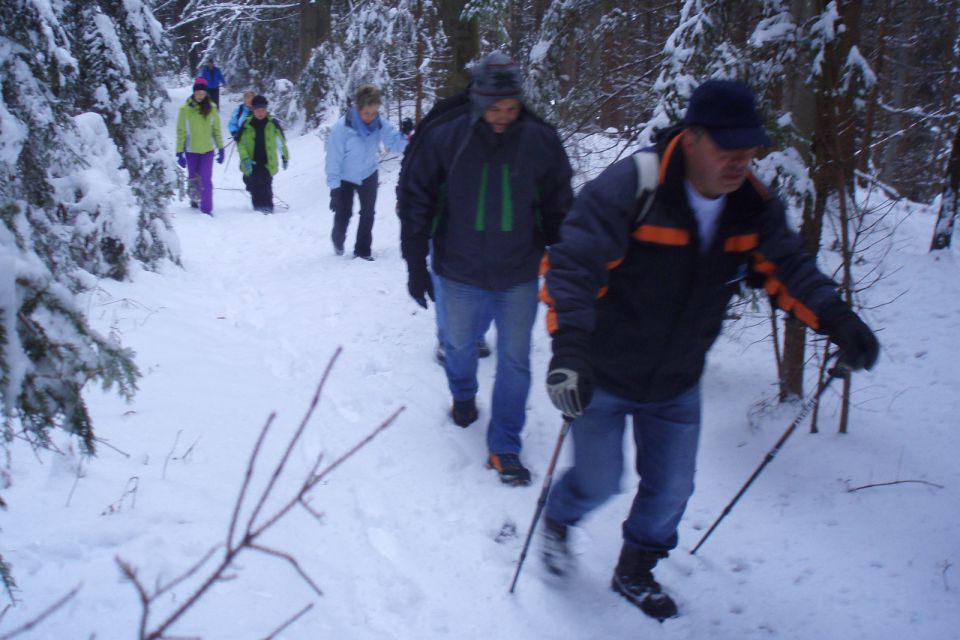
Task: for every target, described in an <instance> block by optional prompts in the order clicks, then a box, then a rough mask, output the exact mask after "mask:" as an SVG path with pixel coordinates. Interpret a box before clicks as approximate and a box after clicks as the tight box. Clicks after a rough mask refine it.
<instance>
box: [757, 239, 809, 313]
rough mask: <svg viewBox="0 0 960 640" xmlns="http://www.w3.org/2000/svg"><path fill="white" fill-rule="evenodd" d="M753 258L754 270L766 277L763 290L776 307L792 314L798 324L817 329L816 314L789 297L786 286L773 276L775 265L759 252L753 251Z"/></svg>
mask: <svg viewBox="0 0 960 640" xmlns="http://www.w3.org/2000/svg"><path fill="white" fill-rule="evenodd" d="M753 256H754V258H756V264H755V265H754V269H756V270H757V271H759V272H760V273H762V274H763V275H765V276H766V277H767V280H766V282H765V283H764V285H763V288H764V289H765V290H766V292H767V293H768V294H769V295H770V296H771V297H773V298H774V299H775V300H776V301H777V306H778V307H780V308H781V309H783V310H784V311H789V312H790V313H792V314H793V315H794V316H796V317H797V319H798V320H800V322H802V323H804V324H805V325H807V326H808V327H810V328H811V329H813V330H814V331H816V330H817V329H819V328H820V319H819V318H818V317H817V314H815V313H814V312H813V310H812V309H810V307H808V306H806V305H805V304H803V303H802V302H800V301H799V300H797V299H796V298H794V297H793V296H792V295H790V292H789V291H788V290H787V286H786V285H785V284H783V282H781V281H780V280H779V279H778V278H777V277H776V276H774V275H773V274H774V273H775V272H776V270H777V265H775V264H774V263H773V262H770V261H769V260H767V258H766V257H765V256H764V255H763V254H762V253H760V252H759V251H754V253H753Z"/></svg>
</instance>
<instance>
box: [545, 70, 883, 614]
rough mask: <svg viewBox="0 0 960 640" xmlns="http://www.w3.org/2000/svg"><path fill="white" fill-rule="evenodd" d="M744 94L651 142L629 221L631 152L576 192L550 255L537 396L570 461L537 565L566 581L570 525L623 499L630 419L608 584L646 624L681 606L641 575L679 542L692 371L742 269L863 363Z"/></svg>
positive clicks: (725, 94)
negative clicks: (635, 478) (773, 171)
mask: <svg viewBox="0 0 960 640" xmlns="http://www.w3.org/2000/svg"><path fill="white" fill-rule="evenodd" d="M769 144H770V141H769V139H768V138H767V135H766V133H765V132H764V130H763V125H762V121H761V120H760V117H759V115H758V114H757V112H756V109H755V106H754V97H753V93H752V92H751V91H750V89H749V88H748V87H747V86H746V85H744V84H742V83H740V82H736V81H732V80H709V81H707V82H705V83H704V84H702V85H701V86H700V87H698V88H697V90H696V91H694V93H693V96H692V97H691V100H690V104H689V106H688V109H687V112H686V115H685V117H684V126H683V127H677V128H676V129H674V130H672V131H671V132H669V133H668V134H667V135H665V136H663V138H662V139H661V140H660V142H659V144H658V145H657V147H656V148H655V151H656V152H657V155H658V156H659V172H658V185H657V188H656V191H655V192H654V200H653V203H652V206H651V207H650V209H649V210H648V211H647V212H646V215H645V216H644V217H643V218H642V220H641V221H640V222H639V224H637V218H638V198H637V193H638V189H637V187H638V175H637V169H636V165H635V163H634V159H633V158H627V159H625V160H621V161H619V162H616V163H614V164H613V165H611V166H610V167H608V168H607V169H606V170H605V171H604V172H603V173H602V174H601V175H600V176H598V177H597V178H596V179H595V180H593V181H591V182H590V183H588V184H587V185H586V186H585V187H584V189H583V191H582V192H581V193H580V195H579V196H578V198H577V201H576V203H575V204H574V205H573V208H572V210H571V212H570V215H569V216H568V217H567V219H566V221H565V222H564V224H563V226H562V227H561V230H560V236H561V240H560V242H558V243H557V244H556V245H554V246H553V247H551V249H550V255H549V269H548V271H547V273H546V284H545V287H544V289H543V291H542V298H543V299H544V300H545V301H546V302H547V303H548V304H550V307H551V308H550V310H549V311H548V314H547V320H548V329H549V331H550V333H551V336H552V339H553V341H552V342H553V359H552V360H551V362H550V367H549V373H548V378H547V388H548V392H549V393H550V396H551V400H553V402H554V404H555V405H556V406H557V408H558V409H560V410H561V411H562V412H563V413H564V414H565V415H567V416H570V417H571V418H574V420H573V423H572V426H571V429H572V434H573V439H574V465H573V468H571V469H570V470H569V471H567V472H566V474H565V475H564V476H563V477H562V478H561V479H560V480H559V482H558V483H557V484H556V486H555V487H554V488H553V491H552V492H551V494H550V497H549V500H548V502H547V506H546V511H545V517H544V528H543V533H544V536H543V540H544V547H543V559H544V561H545V562H546V565H547V568H548V569H549V570H550V571H551V572H553V573H556V574H563V573H564V572H565V571H566V570H567V569H568V568H569V563H570V555H569V548H568V546H567V536H568V527H570V526H572V525H575V524H577V523H578V522H579V521H580V520H581V519H582V518H583V516H584V515H586V514H587V513H588V512H589V511H591V510H592V509H594V508H596V507H597V506H599V505H600V504H601V503H603V502H604V501H605V500H606V499H607V498H609V497H610V496H612V495H613V494H615V493H617V492H618V491H619V483H620V476H621V473H622V469H623V431H624V428H625V424H626V418H627V416H631V417H632V419H633V436H634V441H635V443H636V468H637V472H638V473H639V475H640V484H639V486H638V488H637V493H636V497H635V498H634V501H633V506H632V507H631V510H630V513H629V515H628V516H627V519H626V520H625V521H624V523H623V546H622V549H621V552H620V559H619V561H618V563H617V566H616V569H615V570H614V575H613V581H612V586H613V589H614V590H616V591H618V592H619V593H621V594H622V595H623V596H625V597H626V598H627V599H628V600H629V601H630V602H632V603H633V604H635V605H637V606H638V607H640V608H641V609H642V610H643V611H644V613H646V614H648V615H650V616H652V617H654V618H658V619H661V620H662V619H664V618H669V617H672V616H674V615H676V613H677V607H676V604H675V603H674V601H673V600H672V599H671V598H670V596H668V595H667V594H665V593H663V591H662V589H661V586H660V584H659V583H658V582H657V581H656V580H655V579H654V577H653V573H652V570H653V567H654V565H656V563H657V561H658V560H659V559H661V558H665V557H666V556H667V554H668V552H669V551H670V550H671V549H673V548H674V547H676V545H677V525H678V524H679V522H680V518H681V517H682V515H683V512H684V509H685V508H686V504H687V499H688V498H689V497H690V495H691V493H692V492H693V477H694V466H695V459H696V453H697V445H698V442H699V435H700V376H701V374H702V373H703V367H704V362H705V358H706V354H707V351H708V350H709V348H710V346H711V345H712V344H713V342H714V340H716V338H717V335H718V334H719V332H720V328H721V325H722V323H723V316H724V310H725V308H726V306H727V303H728V302H729V300H730V297H731V296H732V295H733V293H734V292H736V291H737V289H738V288H739V286H740V283H741V281H743V280H744V279H745V278H746V277H747V274H748V273H749V272H753V273H754V274H755V275H756V277H757V278H759V279H762V280H763V281H764V282H763V286H764V288H765V290H766V291H767V293H768V294H769V295H770V296H771V297H772V298H773V299H774V300H775V301H776V302H777V304H778V305H779V306H780V308H782V309H784V310H786V311H789V312H791V313H792V314H793V315H794V316H795V317H796V318H798V319H799V320H801V321H803V322H804V323H806V324H807V325H809V326H810V327H811V328H812V329H814V330H816V331H818V332H819V333H823V334H826V335H828V336H829V337H830V338H831V340H833V341H834V342H835V343H836V344H838V345H839V346H840V348H841V351H842V352H843V354H844V358H845V361H846V363H847V364H848V365H849V366H850V367H851V368H853V369H859V368H866V369H869V368H871V367H872V366H873V364H874V363H875V361H876V359H877V355H878V349H879V346H878V343H877V340H876V338H875V337H874V335H873V332H872V331H871V330H870V329H869V328H868V327H867V325H866V324H864V323H863V321H861V320H860V318H859V317H858V316H857V315H856V314H855V313H854V312H853V311H852V310H851V309H850V307H849V306H848V305H847V304H846V303H845V302H844V301H843V300H842V299H841V298H840V297H839V295H838V294H837V292H836V290H835V285H834V284H833V282H831V280H830V279H829V278H828V277H827V276H825V275H824V274H822V273H821V272H820V271H819V270H818V269H817V266H816V263H815V261H814V260H813V258H812V257H811V256H810V255H809V254H807V253H805V252H804V251H803V248H802V242H801V240H800V238H799V236H798V235H797V234H796V233H794V232H793V231H791V230H790V229H789V228H788V227H787V222H786V218H785V215H784V209H783V206H782V204H781V203H780V201H779V200H778V199H777V198H776V197H775V196H774V195H773V194H771V193H770V192H769V191H768V190H767V189H766V187H765V186H764V185H762V184H761V183H760V182H759V181H758V180H757V179H756V178H754V177H753V176H752V175H751V174H750V171H749V167H750V163H751V161H752V160H753V157H754V155H755V152H756V150H757V149H758V148H760V147H765V146H769Z"/></svg>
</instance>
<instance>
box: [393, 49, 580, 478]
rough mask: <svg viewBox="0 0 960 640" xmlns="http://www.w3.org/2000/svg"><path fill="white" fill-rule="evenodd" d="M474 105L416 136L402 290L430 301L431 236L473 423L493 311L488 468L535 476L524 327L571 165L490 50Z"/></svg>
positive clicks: (462, 398)
mask: <svg viewBox="0 0 960 640" xmlns="http://www.w3.org/2000/svg"><path fill="white" fill-rule="evenodd" d="M472 74H473V83H472V85H471V87H470V94H469V106H468V107H467V108H463V109H460V110H456V111H451V112H450V114H449V115H446V116H445V117H443V118H441V119H438V122H436V124H434V125H432V126H431V127H429V128H428V129H426V130H424V131H422V132H420V133H418V134H417V135H418V136H422V138H421V139H419V140H418V141H417V144H418V145H420V148H421V151H422V152H419V153H418V154H417V157H416V160H415V161H414V162H411V163H410V165H411V166H410V167H409V175H408V176H407V177H406V179H405V180H404V182H403V186H402V193H400V194H398V196H399V200H400V202H401V205H402V206H401V207H400V209H399V212H398V213H399V215H400V219H401V239H402V243H401V245H402V250H403V257H404V259H405V260H406V262H407V268H408V275H409V278H408V290H409V292H410V295H411V296H412V297H413V298H414V300H416V301H417V302H418V303H419V304H420V305H422V306H424V307H426V297H427V296H429V297H430V298H431V299H433V286H432V283H431V280H430V274H429V272H428V270H427V263H426V259H427V254H428V249H429V243H430V240H431V238H432V241H433V253H432V267H433V271H434V273H435V274H437V276H438V277H439V283H440V287H442V292H443V295H442V296H440V299H441V302H442V304H443V305H444V312H445V316H446V331H445V336H444V341H445V344H444V345H443V347H444V352H445V359H444V368H445V370H446V373H447V381H448V384H449V388H450V393H451V394H452V396H453V406H452V409H451V417H452V418H453V421H454V423H455V424H457V425H459V426H461V427H467V426H469V425H470V424H471V423H473V422H474V421H476V420H477V418H478V411H477V405H476V394H477V391H478V384H477V357H478V352H477V335H478V332H479V330H480V325H481V322H482V319H483V318H484V317H485V315H488V314H489V311H490V310H492V313H493V318H494V322H495V324H496V327H497V371H496V380H495V383H494V388H493V399H492V402H491V407H490V414H491V415H490V423H489V426H488V429H487V448H488V453H489V455H488V464H489V465H490V466H491V467H492V468H494V469H496V470H497V472H498V473H499V474H500V479H501V480H502V481H503V482H504V483H506V484H511V485H526V484H529V483H530V472H529V471H528V470H527V469H526V468H525V467H524V466H523V464H522V463H521V461H520V458H519V454H520V448H521V441H520V433H521V431H522V429H523V425H524V422H525V420H526V400H527V395H528V392H529V389H530V333H531V330H532V328H533V323H534V320H535V318H536V314H537V282H538V280H537V278H538V272H539V266H540V262H541V259H542V258H543V253H544V248H545V246H546V245H549V244H551V243H552V242H554V241H555V240H556V239H557V230H558V228H559V226H560V223H561V222H562V220H563V217H564V216H565V214H566V212H567V209H568V208H569V206H570V203H571V201H572V192H571V189H570V178H571V175H572V170H571V168H570V163H569V161H568V159H567V155H566V152H565V151H564V149H563V145H562V143H561V142H560V139H559V137H558V136H557V133H556V131H555V130H554V129H553V128H552V127H551V126H549V125H547V124H546V123H544V122H543V121H542V120H540V119H539V118H537V117H536V116H534V115H533V114H532V113H530V112H528V111H527V110H526V109H525V108H524V106H523V103H522V101H521V98H522V81H521V78H520V72H519V68H518V66H517V64H516V63H515V62H514V61H513V60H511V59H510V58H509V57H507V56H506V55H504V54H502V53H499V52H494V53H491V54H489V55H487V56H486V57H484V58H483V60H481V62H480V63H479V64H478V65H477V66H476V67H474V69H472Z"/></svg>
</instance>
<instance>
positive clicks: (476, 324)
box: [438, 277, 537, 453]
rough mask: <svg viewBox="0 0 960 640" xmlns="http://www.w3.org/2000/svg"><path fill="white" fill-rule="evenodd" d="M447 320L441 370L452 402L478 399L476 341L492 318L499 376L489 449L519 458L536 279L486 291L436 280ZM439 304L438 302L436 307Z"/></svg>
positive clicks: (494, 384)
mask: <svg viewBox="0 0 960 640" xmlns="http://www.w3.org/2000/svg"><path fill="white" fill-rule="evenodd" d="M440 289H441V290H442V291H443V293H442V294H441V297H440V300H438V304H442V306H443V313H444V315H445V318H446V335H445V337H444V343H443V348H444V351H445V353H446V358H445V359H444V368H445V369H446V372H447V383H448V385H449V386H450V393H451V394H453V399H454V400H469V399H470V398H473V397H475V396H476V395H477V389H478V385H477V359H478V355H477V336H478V335H479V333H480V330H481V328H482V325H483V322H484V319H485V318H486V317H487V316H488V315H489V314H491V313H492V315H493V321H494V322H495V323H496V325H497V372H496V378H495V380H494V383H493V400H492V401H491V403H490V405H491V406H490V425H489V426H488V427H487V448H488V449H489V450H490V452H491V453H520V432H521V431H522V430H523V424H524V422H525V420H526V405H527V395H528V393H529V391H530V332H531V331H532V330H533V323H534V321H535V320H536V317H537V280H536V279H533V280H530V281H529V282H524V283H523V284H518V285H516V286H514V287H511V288H510V289H507V290H505V291H490V290H488V289H481V288H479V287H473V286H470V285H468V284H463V283H462V282H457V281H456V280H451V279H449V278H444V277H440ZM440 301H442V302H440Z"/></svg>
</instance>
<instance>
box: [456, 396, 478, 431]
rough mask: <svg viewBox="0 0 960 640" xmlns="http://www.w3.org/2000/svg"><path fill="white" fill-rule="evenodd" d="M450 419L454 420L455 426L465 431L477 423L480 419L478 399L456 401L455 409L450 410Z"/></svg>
mask: <svg viewBox="0 0 960 640" xmlns="http://www.w3.org/2000/svg"><path fill="white" fill-rule="evenodd" d="M450 417H451V418H453V424H455V425H457V426H458V427H463V428H464V429H466V428H467V427H469V426H470V425H471V424H473V423H474V422H476V421H477V418H478V417H479V414H478V413H477V400H476V398H470V399H469V400H454V401H453V408H452V409H450Z"/></svg>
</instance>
